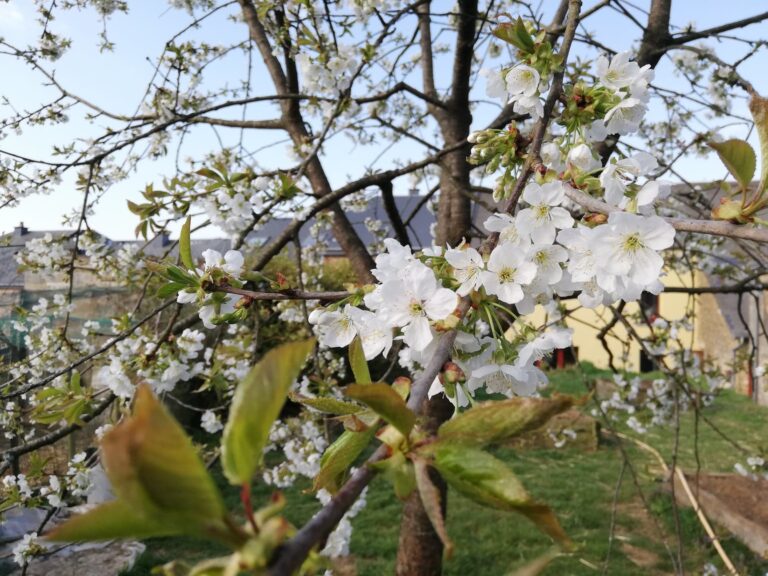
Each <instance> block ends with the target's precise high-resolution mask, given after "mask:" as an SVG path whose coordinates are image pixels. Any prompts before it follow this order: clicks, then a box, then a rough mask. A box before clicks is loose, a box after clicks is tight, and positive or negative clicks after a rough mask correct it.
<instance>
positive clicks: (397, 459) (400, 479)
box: [369, 450, 416, 500]
mask: <svg viewBox="0 0 768 576" xmlns="http://www.w3.org/2000/svg"><path fill="white" fill-rule="evenodd" d="M369 466H370V467H371V468H374V469H375V470H378V471H379V472H381V473H382V474H383V475H384V477H385V478H386V479H387V480H389V482H390V483H391V484H392V487H393V488H394V489H395V496H397V497H398V498H399V499H400V500H405V499H406V498H408V496H410V495H411V494H412V493H413V491H414V490H415V489H416V475H415V473H414V468H413V464H411V463H410V462H409V461H408V460H407V459H406V457H405V455H404V454H403V453H402V452H401V451H400V450H395V451H394V452H393V453H392V456H390V457H389V458H387V459H385V460H379V461H378V462H374V463H373V464H369Z"/></svg>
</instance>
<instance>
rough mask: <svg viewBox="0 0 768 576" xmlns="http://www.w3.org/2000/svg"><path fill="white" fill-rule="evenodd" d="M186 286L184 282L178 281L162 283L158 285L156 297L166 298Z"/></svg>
mask: <svg viewBox="0 0 768 576" xmlns="http://www.w3.org/2000/svg"><path fill="white" fill-rule="evenodd" d="M186 287H187V285H186V284H180V283H179V282H170V283H168V284H163V285H162V286H160V288H159V290H158V291H157V297H158V298H168V297H169V296H173V295H174V294H176V293H177V292H178V291H179V290H182V289H184V288H186Z"/></svg>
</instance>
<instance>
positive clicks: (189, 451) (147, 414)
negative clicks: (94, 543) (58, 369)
mask: <svg viewBox="0 0 768 576" xmlns="http://www.w3.org/2000/svg"><path fill="white" fill-rule="evenodd" d="M101 448H102V461H103V462H104V465H105V468H106V472H107V476H108V477H109V479H110V481H111V483H112V487H113V489H114V491H115V493H116V494H117V496H118V498H119V499H121V500H123V501H125V502H126V503H128V504H131V505H133V506H134V508H135V509H136V510H142V511H155V512H158V513H160V514H170V515H173V516H174V517H179V518H181V519H183V521H184V522H192V523H195V522H197V523H200V522H205V521H208V520H210V519H212V518H221V517H223V516H224V514H225V512H226V509H225V508H224V504H223V502H222V500H221V495H220V494H219V491H218V489H217V488H216V484H215V483H214V481H213V479H212V478H211V476H210V474H208V470H207V469H206V467H205V465H204V464H203V462H202V461H201V460H200V456H199V455H198V453H197V451H196V450H195V448H194V446H193V445H192V441H191V440H190V439H189V437H188V436H187V435H186V433H185V432H184V430H183V429H182V428H181V426H180V425H179V424H178V422H176V420H174V419H173V417H172V416H171V415H170V414H169V413H168V411H167V410H166V408H165V407H164V406H163V405H162V404H161V403H160V402H159V401H158V400H157V398H155V396H154V395H153V394H152V392H151V391H150V389H149V387H147V386H140V387H139V388H138V390H137V391H136V397H135V400H134V409H133V415H132V416H131V417H130V418H128V419H126V420H124V421H123V422H122V423H121V424H119V425H118V426H116V427H115V428H113V429H112V430H110V431H109V433H107V434H106V435H105V436H104V439H103V440H102V442H101Z"/></svg>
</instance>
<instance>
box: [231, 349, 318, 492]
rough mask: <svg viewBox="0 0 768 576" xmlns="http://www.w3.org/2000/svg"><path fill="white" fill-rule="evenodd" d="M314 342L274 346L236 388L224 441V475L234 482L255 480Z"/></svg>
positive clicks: (241, 482)
mask: <svg viewBox="0 0 768 576" xmlns="http://www.w3.org/2000/svg"><path fill="white" fill-rule="evenodd" d="M314 346H315V340H314V339H309V340H302V341H299V342H290V343H288V344H283V345H282V346H279V347H277V348H274V349H272V350H270V351H269V352H267V353H266V354H265V355H264V357H263V358H262V359H261V361H259V363H258V364H256V365H255V366H254V367H253V368H251V371H250V372H249V373H248V375H247V376H246V377H245V378H244V379H243V381H242V382H240V384H239V385H238V387H237V390H235V395H234V398H233V399H232V407H231V408H230V412H229V420H228V421H227V425H226V426H225V427H224V436H223V438H222V445H221V447H222V453H221V461H222V466H223V468H224V475H225V476H226V477H227V479H228V480H229V481H230V482H231V483H232V484H236V485H240V484H244V483H246V482H250V481H251V477H252V476H253V473H254V472H255V471H256V468H257V467H258V466H259V464H261V459H262V453H263V451H264V447H265V446H266V445H267V440H268V438H269V430H270V428H272V424H273V423H274V422H275V420H276V419H277V417H278V416H279V415H280V410H282V408H283V404H285V400H286V398H287V396H288V390H289V389H290V387H291V384H293V382H294V381H295V380H296V378H297V377H298V376H299V373H300V372H301V368H302V367H303V366H304V363H305V362H306V361H307V357H308V356H309V354H310V352H311V351H312V349H313V348H314Z"/></svg>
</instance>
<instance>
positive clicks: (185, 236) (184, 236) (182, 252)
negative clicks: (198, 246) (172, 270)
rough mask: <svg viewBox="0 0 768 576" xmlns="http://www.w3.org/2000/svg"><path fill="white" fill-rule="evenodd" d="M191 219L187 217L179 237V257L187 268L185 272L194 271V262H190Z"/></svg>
mask: <svg viewBox="0 0 768 576" xmlns="http://www.w3.org/2000/svg"><path fill="white" fill-rule="evenodd" d="M191 234H192V218H190V217H189V216H187V220H186V221H185V222H184V225H183V226H182V227H181V234H180V235H179V256H180V257H181V263H182V264H184V266H185V267H186V268H187V270H194V269H195V261H194V260H192V239H191Z"/></svg>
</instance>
